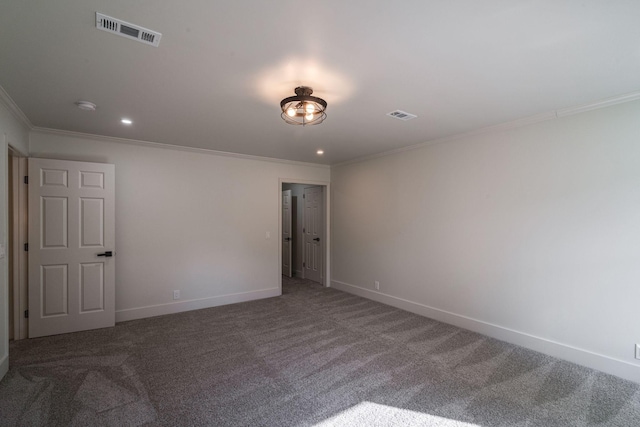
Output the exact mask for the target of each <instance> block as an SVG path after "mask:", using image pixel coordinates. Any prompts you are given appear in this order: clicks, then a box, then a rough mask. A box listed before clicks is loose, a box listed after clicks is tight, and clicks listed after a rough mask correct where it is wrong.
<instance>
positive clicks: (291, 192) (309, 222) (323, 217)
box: [279, 180, 330, 286]
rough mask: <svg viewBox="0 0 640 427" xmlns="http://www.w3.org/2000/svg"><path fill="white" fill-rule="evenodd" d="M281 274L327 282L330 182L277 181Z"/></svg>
mask: <svg viewBox="0 0 640 427" xmlns="http://www.w3.org/2000/svg"><path fill="white" fill-rule="evenodd" d="M279 193H280V194H279V198H280V221H279V226H280V230H279V236H280V256H281V278H282V275H284V276H286V277H295V278H303V279H308V280H311V281H314V282H316V283H319V284H321V285H323V286H329V284H330V281H329V259H330V258H329V249H330V247H329V233H328V230H329V209H328V208H329V184H328V183H323V182H308V181H307V182H296V181H294V180H292V181H286V180H281V182H280V192H279Z"/></svg>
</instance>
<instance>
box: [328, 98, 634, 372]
mask: <svg viewBox="0 0 640 427" xmlns="http://www.w3.org/2000/svg"><path fill="white" fill-rule="evenodd" d="M332 188H333V200H332V206H333V211H332V223H333V229H332V242H333V246H332V263H333V264H332V266H333V267H332V278H333V282H332V286H335V287H337V288H339V289H345V290H348V291H351V292H355V293H359V294H361V295H365V296H368V297H370V298H374V299H378V300H380V301H384V302H387V303H390V304H393V305H397V306H401V307H403V308H406V309H409V310H412V311H415V312H419V313H422V314H426V315H429V316H431V317H435V318H438V319H440V320H444V321H447V322H451V323H454V324H458V325H460V326H463V327H467V328H470V329H473V330H477V331H481V332H484V333H487V334H489V335H493V336H496V337H498V338H501V339H505V340H509V341H512V342H515V343H518V344H524V345H526V346H529V347H531V348H534V349H537V350H539V351H543V352H547V353H549V354H552V355H555V356H560V357H563V358H565V359H568V360H572V361H575V362H577V363H581V364H585V365H588V366H591V367H594V368H596V369H601V370H604V371H607V372H610V373H613V374H616V375H619V376H623V377H626V378H630V379H633V380H635V381H638V382H640V369H639V368H640V361H639V360H636V359H634V344H635V343H640V321H639V318H638V315H639V314H640V311H639V310H638V302H639V301H640V102H633V103H627V104H622V105H617V106H614V107H610V108H607V109H601V110H595V111H591V112H587V113H582V114H579V115H574V116H569V117H565V118H560V119H556V120H551V121H546V122H542V123H537V124H533V125H529V126H526V127H521V128H517V129H511V130H505V131H500V132H498V131H496V132H493V133H487V134H482V135H475V136H467V137H464V138H461V139H457V140H454V141H450V142H446V143H442V144H438V145H432V146H427V147H423V148H419V149H415V150H410V151H405V152H401V153H396V154H392V155H389V156H385V157H380V158H375V159H371V160H367V161H362V162H359V163H353V164H350V165H344V166H340V167H336V168H333V169H332ZM374 280H379V281H380V282H381V289H380V292H379V293H376V292H374V291H373V289H374V286H373V285H374Z"/></svg>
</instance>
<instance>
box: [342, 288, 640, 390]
mask: <svg viewBox="0 0 640 427" xmlns="http://www.w3.org/2000/svg"><path fill="white" fill-rule="evenodd" d="M332 284H333V287H334V288H336V289H339V290H341V291H345V292H348V293H351V294H354V295H358V296H361V297H364V298H368V299H371V300H374V301H378V302H381V303H383V304H387V305H390V306H393V307H396V308H399V309H401V310H406V311H409V312H411V313H415V314H419V315H421V316H425V317H429V318H431V319H435V320H438V321H441V322H444V323H448V324H451V325H454V326H458V327H460V328H464V329H468V330H470V331H474V332H478V333H481V334H483V335H487V336H490V337H493V338H496V339H499V340H502V341H507V342H509V343H512V344H516V345H519V346H522V347H526V348H529V349H531V350H535V351H539V352H540V353H544V354H548V355H550V356H553V357H557V358H560V359H564V360H567V361H569V362H573V363H577V364H579V365H583V366H586V367H589V368H592V369H597V370H599V371H602V372H606V373H608V374H611V375H616V376H618V377H621V378H625V379H627V380H629V381H634V382H636V383H640V366H639V365H636V364H633V363H629V362H626V361H624V360H620V359H615V358H613V357H609V356H605V355H603V354H598V353H594V352H592V351H589V350H585V349H581V348H577V347H573V346H570V345H567V344H562V343H559V342H556V341H552V340H548V339H546V338H542V337H538V336H535V335H531V334H527V333H525V332H520V331H516V330H513V329H510V328H505V327H503V326H499V325H495V324H492V323H488V322H484V321H481V320H477V319H473V318H471V317H467V316H462V315H460V314H456V313H452V312H449V311H446V310H441V309H439V308H435V307H430V306H428V305H425V304H420V303H417V302H413V301H409V300H406V299H403V298H398V297H395V296H393V295H388V294H384V293H382V292H379V291H374V290H371V289H366V288H363V287H360V286H356V285H352V284H349V283H345V282H341V281H338V280H334V281H332Z"/></svg>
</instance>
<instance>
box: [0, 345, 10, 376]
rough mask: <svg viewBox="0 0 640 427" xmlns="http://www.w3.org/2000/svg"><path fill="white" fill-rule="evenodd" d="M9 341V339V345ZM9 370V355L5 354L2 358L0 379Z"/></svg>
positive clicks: (0, 361)
mask: <svg viewBox="0 0 640 427" xmlns="http://www.w3.org/2000/svg"><path fill="white" fill-rule="evenodd" d="M8 345H9V341H7V346H8ZM7 372H9V355H8V354H5V355H4V357H3V358H2V360H0V380H1V379H2V378H4V376H5V375H6V374H7Z"/></svg>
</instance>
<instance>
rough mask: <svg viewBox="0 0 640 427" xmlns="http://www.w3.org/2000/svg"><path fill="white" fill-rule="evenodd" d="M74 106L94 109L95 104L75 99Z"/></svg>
mask: <svg viewBox="0 0 640 427" xmlns="http://www.w3.org/2000/svg"><path fill="white" fill-rule="evenodd" d="M75 104H76V107H78V108H79V109H81V110H84V111H96V104H94V103H93V102H89V101H76V103H75Z"/></svg>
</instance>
